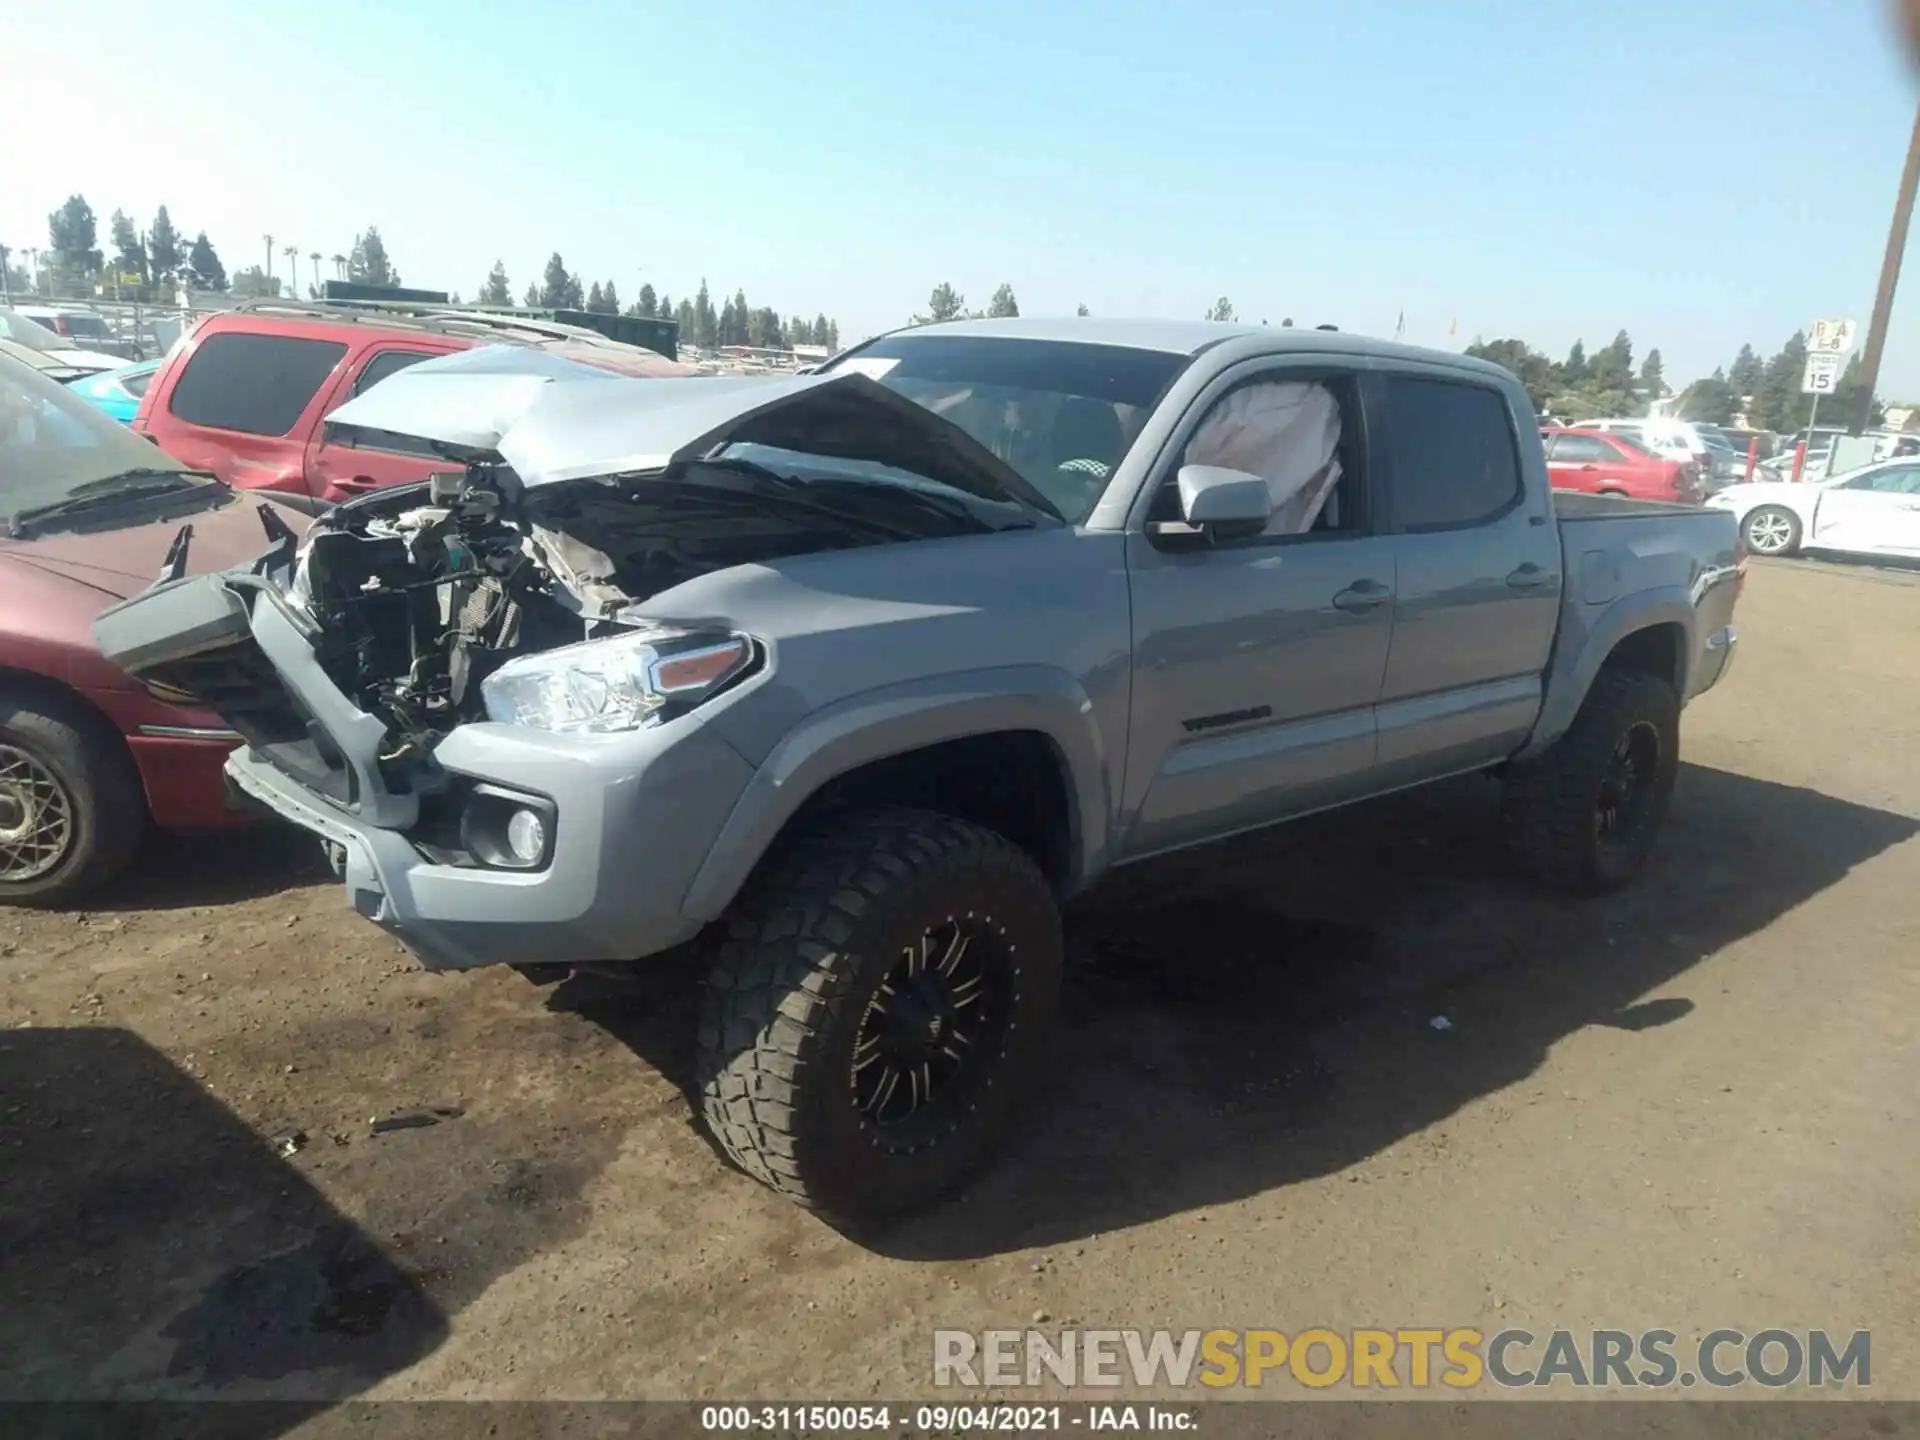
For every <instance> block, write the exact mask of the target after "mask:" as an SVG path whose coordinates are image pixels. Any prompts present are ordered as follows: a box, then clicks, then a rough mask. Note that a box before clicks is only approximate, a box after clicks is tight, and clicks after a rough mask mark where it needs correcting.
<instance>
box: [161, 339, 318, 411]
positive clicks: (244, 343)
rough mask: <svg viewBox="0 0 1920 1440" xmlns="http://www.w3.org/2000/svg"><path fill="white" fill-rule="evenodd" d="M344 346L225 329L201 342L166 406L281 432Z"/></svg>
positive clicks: (308, 398) (173, 409) (312, 391)
mask: <svg viewBox="0 0 1920 1440" xmlns="http://www.w3.org/2000/svg"><path fill="white" fill-rule="evenodd" d="M346 353H347V347H346V346H345V345H342V344H340V343H338V342H337V341H332V340H302V339H298V338H296V337H294V336H291V335H243V334H239V333H237V332H223V333H221V334H218V335H209V336H208V337H207V338H206V339H205V340H203V341H201V342H200V345H199V347H198V348H197V349H196V350H195V351H194V352H193V358H192V359H191V360H189V361H188V362H187V368H186V372H185V373H184V374H182V375H181V377H180V379H179V380H178V381H177V382H176V383H175V385H174V387H173V397H172V399H171V400H169V402H168V405H167V408H168V409H169V410H170V411H171V412H172V413H173V414H174V415H176V416H178V417H179V418H180V419H182V420H184V421H186V422H187V423H188V424H189V425H206V426H210V427H212V428H213V429H216V430H238V431H240V432H241V433H242V434H246V435H284V434H286V433H287V432H288V431H289V430H291V429H292V428H293V426H294V422H295V421H297V420H298V419H299V418H300V416H301V414H302V413H303V412H304V411H305V410H306V408H307V405H308V403H309V402H310V401H311V400H312V399H313V397H314V395H315V394H316V393H318V391H319V389H320V386H321V385H322V384H323V383H324V382H325V380H326V378H327V376H329V375H330V374H332V373H333V367H334V366H335V365H337V364H339V363H340V357H341V356H343V355H345V354H346Z"/></svg>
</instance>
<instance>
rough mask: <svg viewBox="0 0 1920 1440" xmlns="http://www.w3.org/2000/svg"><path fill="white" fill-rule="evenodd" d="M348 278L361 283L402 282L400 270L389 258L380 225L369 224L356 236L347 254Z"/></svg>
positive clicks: (386, 283) (392, 283) (395, 283)
mask: <svg viewBox="0 0 1920 1440" xmlns="http://www.w3.org/2000/svg"><path fill="white" fill-rule="evenodd" d="M347 279H349V280H352V281H355V282H357V283H359V284H361V285H398V284H399V283H400V272H399V271H398V270H396V269H394V268H393V263H392V262H391V261H390V260H388V259H387V243H386V241H384V240H382V239H381V238H380V227H379V226H378V225H369V226H368V227H367V228H366V230H365V231H363V232H362V233H361V234H359V235H357V236H355V237H354V241H353V251H352V253H351V254H349V255H348V256H347Z"/></svg>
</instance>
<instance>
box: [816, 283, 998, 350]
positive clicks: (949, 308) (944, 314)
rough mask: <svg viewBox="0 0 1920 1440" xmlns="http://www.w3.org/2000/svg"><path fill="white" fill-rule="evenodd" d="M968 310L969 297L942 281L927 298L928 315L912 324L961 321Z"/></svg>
mask: <svg viewBox="0 0 1920 1440" xmlns="http://www.w3.org/2000/svg"><path fill="white" fill-rule="evenodd" d="M966 309H967V297H966V296H964V295H962V294H961V293H960V292H959V291H958V290H956V289H954V288H953V286H952V285H950V284H948V283H947V282H946V281H945V280H942V281H941V282H940V283H939V284H938V285H936V286H934V287H933V293H932V294H931V295H929V296H928V297H927V313H926V314H924V315H916V316H914V317H913V320H912V322H911V323H912V324H915V325H938V324H940V323H941V322H942V321H946V320H957V319H959V318H960V317H961V316H962V315H964V314H965V313H966ZM815 343H816V344H817V343H819V342H817V341H816V342H815Z"/></svg>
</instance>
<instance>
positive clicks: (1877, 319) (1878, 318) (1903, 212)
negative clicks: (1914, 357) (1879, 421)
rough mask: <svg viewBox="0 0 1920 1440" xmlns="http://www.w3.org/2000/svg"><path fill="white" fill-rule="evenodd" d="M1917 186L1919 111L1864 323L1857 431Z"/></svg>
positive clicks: (1866, 413) (1872, 383) (1876, 372)
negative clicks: (1868, 317) (1877, 286)
mask: <svg viewBox="0 0 1920 1440" xmlns="http://www.w3.org/2000/svg"><path fill="white" fill-rule="evenodd" d="M1916 187H1920V111H1916V112H1915V114H1914V119H1913V138H1912V139H1911V140H1909V141H1908V142H1907V165H1906V168H1905V169H1904V170H1902V171H1901V172H1900V193H1899V195H1898V196H1897V197H1896V198H1895V200H1894V202H1893V225H1892V228H1891V229H1889V230H1888V231H1887V253H1886V256H1885V258H1884V259H1882V260H1881V262H1880V289H1879V290H1878V291H1877V292H1876V293H1875V295H1874V297H1873V320H1872V321H1871V322H1870V323H1869V324H1868V326H1867V349H1866V354H1865V355H1864V356H1863V357H1862V362H1861V369H1862V370H1863V371H1864V372H1865V373H1864V374H1863V375H1862V377H1861V378H1862V379H1863V380H1864V381H1865V383H1864V384H1863V385H1862V386H1861V387H1860V412H1859V414H1857V415H1855V416H1852V417H1851V420H1852V428H1853V429H1854V430H1855V431H1856V432H1857V431H1860V430H1864V429H1866V428H1867V425H1868V423H1869V422H1870V421H1871V420H1872V419H1873V392H1874V389H1875V387H1877V386H1878V385H1879V383H1880V354H1881V351H1882V350H1884V349H1885V348H1886V343H1887V321H1888V320H1889V318H1890V317H1891V316H1892V314H1893V290H1894V286H1896V285H1898V284H1899V283H1900V261H1901V258H1902V257H1903V256H1904V255H1905V254H1906V251H1907V223H1908V222H1909V221H1910V220H1912V219H1913V195H1914V190H1915V188H1916Z"/></svg>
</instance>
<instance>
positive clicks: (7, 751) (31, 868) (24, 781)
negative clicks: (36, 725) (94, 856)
mask: <svg viewBox="0 0 1920 1440" xmlns="http://www.w3.org/2000/svg"><path fill="white" fill-rule="evenodd" d="M72 845H73V798H72V797H71V796H70V795H68V794H67V788H66V786H64V785H62V784H61V783H60V779H59V777H58V776H56V775H55V774H54V773H53V772H52V771H50V770H49V769H47V767H46V766H44V765H42V764H41V763H40V762H39V761H38V760H36V759H34V758H33V756H31V755H29V754H28V753H27V752H26V751H24V750H22V749H20V748H19V747H18V746H16V745H6V744H0V883H5V882H7V881H20V880H34V879H37V878H39V877H40V876H42V875H44V874H46V873H47V872H48V871H49V870H51V869H53V868H54V867H55V866H56V865H58V864H59V863H60V862H61V861H62V860H64V859H65V858H66V856H67V851H68V850H69V849H71V848H72Z"/></svg>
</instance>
